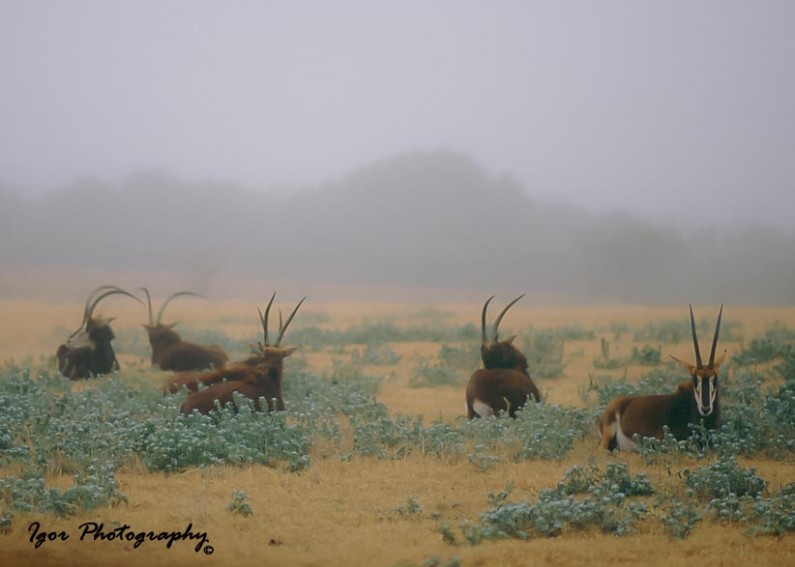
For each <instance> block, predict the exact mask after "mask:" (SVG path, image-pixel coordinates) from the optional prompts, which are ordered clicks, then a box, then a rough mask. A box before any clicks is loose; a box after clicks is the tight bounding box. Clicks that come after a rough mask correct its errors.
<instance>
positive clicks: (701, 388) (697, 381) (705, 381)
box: [671, 304, 726, 417]
mask: <svg viewBox="0 0 795 567" xmlns="http://www.w3.org/2000/svg"><path fill="white" fill-rule="evenodd" d="M722 316H723V304H721V306H720V311H718V322H717V323H716V324H715V334H714V336H713V337H712V348H711V349H710V352H709V362H708V363H707V364H706V365H704V363H703V361H702V359H701V348H700V347H699V344H698V336H697V334H696V318H695V317H694V316H693V307H692V306H691V307H690V332H691V334H692V335H693V348H694V349H695V353H696V364H695V365H693V364H690V363H688V362H685V361H683V360H679V359H678V358H676V357H675V356H673V355H672V356H671V358H673V359H674V360H675V361H677V362H678V363H679V364H680V365H682V367H684V368H687V369H688V371H689V372H690V377H691V378H692V380H693V397H694V398H695V402H696V408H697V409H698V413H699V414H700V415H701V417H707V416H710V415H712V413H713V412H714V411H715V406H716V405H717V400H718V370H719V369H720V366H721V364H723V360H724V358H725V357H726V351H725V350H724V351H723V354H721V355H720V356H719V357H718V358H717V359H716V358H715V350H716V348H717V346H718V336H719V334H720V320H721V317H722Z"/></svg>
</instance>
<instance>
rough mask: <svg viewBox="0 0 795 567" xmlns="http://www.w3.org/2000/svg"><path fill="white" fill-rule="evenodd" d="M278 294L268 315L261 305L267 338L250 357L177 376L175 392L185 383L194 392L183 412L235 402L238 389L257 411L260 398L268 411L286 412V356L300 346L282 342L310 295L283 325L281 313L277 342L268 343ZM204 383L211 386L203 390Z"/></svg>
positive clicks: (268, 309) (173, 387)
mask: <svg viewBox="0 0 795 567" xmlns="http://www.w3.org/2000/svg"><path fill="white" fill-rule="evenodd" d="M275 297H276V294H275V293H274V294H273V296H271V299H270V301H269V302H268V306H267V307H266V308H265V314H264V315H263V314H262V311H260V310H259V308H257V311H258V312H259V316H260V322H261V323H262V329H263V333H264V337H263V341H262V342H261V343H258V344H257V347H256V348H254V349H253V351H254V352H253V353H252V355H251V356H250V357H249V358H248V359H247V360H244V361H243V362H236V363H233V364H228V365H226V366H223V367H221V368H219V369H217V370H213V371H210V372H204V373H201V374H199V375H196V374H193V375H188V376H185V375H183V376H177V377H176V379H175V380H174V381H172V383H171V384H170V388H169V389H170V390H171V391H172V392H173V391H176V390H177V389H179V388H180V387H182V386H187V387H188V389H189V390H191V391H193V392H194V393H192V394H191V395H189V396H188V397H187V398H186V399H185V402H184V403H183V404H182V408H181V411H182V413H191V412H192V411H193V410H198V411H199V412H200V413H203V414H206V413H209V412H210V410H211V409H213V407H215V402H216V401H218V402H219V403H220V404H221V405H222V406H223V405H225V404H227V403H229V402H231V401H232V399H233V394H234V393H235V392H238V393H240V394H242V395H243V396H245V397H247V398H250V399H252V400H254V407H255V409H256V410H257V411H260V410H261V407H260V402H259V399H260V398H265V399H266V400H267V402H268V411H274V410H276V411H284V400H283V399H282V376H283V373H284V359H285V358H287V357H288V356H290V355H291V354H293V353H294V352H295V351H296V349H297V348H298V347H297V346H295V347H282V346H281V342H282V339H283V338H284V333H285V332H286V331H287V327H288V326H289V325H290V322H291V321H292V320H293V317H295V314H296V312H297V311H298V308H299V307H301V304H302V303H303V302H304V300H305V299H306V298H303V299H301V301H299V302H298V304H297V305H296V306H295V309H293V312H292V313H290V316H289V317H288V318H287V320H286V321H285V322H284V324H282V315H281V312H279V335H278V336H277V338H276V342H275V343H274V344H273V345H271V344H270V343H269V342H268V318H269V315H270V310H271V306H272V305H273V299H274V298H275ZM200 383H201V384H204V385H206V386H208V388H207V389H205V390H200V391H199V390H198V387H199V384H200Z"/></svg>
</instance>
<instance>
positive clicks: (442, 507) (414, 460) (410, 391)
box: [0, 298, 795, 567]
mask: <svg viewBox="0 0 795 567" xmlns="http://www.w3.org/2000/svg"><path fill="white" fill-rule="evenodd" d="M286 303H288V304H289V303H290V302H289V301H286ZM290 305H291V304H290ZM103 307H104V309H103V312H105V313H110V312H112V313H113V315H115V316H117V317H118V318H117V320H116V322H115V323H114V328H115V329H116V331H117V333H118V332H119V331H120V330H124V329H127V328H130V329H135V330H140V332H141V333H142V334H143V333H144V331H143V329H141V328H140V324H141V323H143V322H144V318H145V312H144V310H143V309H142V308H141V307H140V306H138V305H136V304H134V303H132V302H130V301H125V300H124V299H122V298H119V299H116V300H113V301H108V303H107V304H105V305H104V306H103ZM694 308H695V309H696V313H697V315H698V316H700V317H708V318H711V317H714V315H715V306H694ZM81 309H82V305H81V304H80V303H79V302H74V301H72V302H68V303H52V304H43V303H42V302H40V301H32V300H31V301H9V300H0V356H1V357H2V358H4V359H10V358H13V359H14V360H16V361H22V360H25V359H27V358H30V359H32V361H33V363H34V364H46V363H47V361H46V359H42V358H41V357H48V356H51V355H52V353H53V352H54V350H55V347H56V346H57V344H58V342H59V340H61V338H62V335H59V333H63V331H64V330H66V331H71V330H73V329H74V328H75V327H76V326H77V324H78V323H79V320H78V316H79V314H80V312H81ZM479 310H480V305H479V304H475V303H456V304H444V305H433V306H428V305H425V304H402V303H395V304H387V303H341V302H328V303H320V304H319V303H315V304H312V303H309V304H307V306H306V307H305V308H304V310H302V312H301V313H300V314H299V317H298V318H297V319H296V323H295V324H294V325H295V326H296V327H297V326H299V325H300V324H301V323H300V320H301V318H302V317H303V318H305V319H307V320H312V319H315V320H320V321H322V322H321V323H318V325H321V326H329V327H335V326H336V327H339V328H346V327H347V326H349V325H351V324H354V323H360V322H362V321H364V320H371V321H372V320H379V319H381V318H388V319H391V320H394V321H395V322H396V323H397V324H399V325H403V324H405V325H408V324H411V323H412V322H416V320H417V319H418V318H421V317H422V318H428V317H434V316H437V317H441V318H443V320H444V322H445V324H450V325H452V324H460V323H466V322H472V323H475V324H477V321H478V316H479ZM429 313H430V315H429ZM321 315H322V317H321ZM686 316H687V313H686V310H685V309H684V308H683V307H682V306H668V307H646V306H622V305H617V306H602V307H538V308H535V307H521V306H518V305H517V306H516V307H515V308H514V309H513V310H512V311H511V312H510V316H509V317H508V318H506V320H505V322H504V323H503V327H505V331H504V332H505V333H507V332H508V331H510V330H511V329H514V330H518V329H520V328H525V327H526V326H528V325H531V324H532V325H533V326H534V327H535V328H539V329H540V328H546V327H559V326H565V325H578V326H580V327H581V328H583V329H598V328H604V327H606V326H607V325H609V324H610V323H614V322H616V323H619V322H620V323H626V324H627V325H629V326H630V327H639V326H642V325H645V324H646V323H648V322H661V321H667V320H677V319H681V318H683V317H686ZM726 318H727V319H728V320H730V321H739V322H741V323H742V334H743V335H744V336H745V337H746V338H751V337H753V336H755V335H758V334H760V333H762V332H763V331H764V329H765V327H766V326H767V325H769V324H771V323H773V322H775V321H780V322H783V323H785V324H787V325H789V326H790V327H795V308H792V307H785V308H751V307H735V306H730V307H727V310H726ZM167 319H171V320H179V321H180V324H181V326H182V327H183V328H212V329H220V330H222V331H224V332H225V333H226V334H227V335H228V336H230V337H232V338H235V339H241V340H243V339H251V338H256V336H257V335H258V332H259V330H258V326H257V325H258V322H257V318H256V311H255V309H254V306H253V305H252V304H251V303H249V302H245V301H223V302H212V303H204V302H200V301H191V302H188V301H186V302H184V303H180V304H179V305H176V304H175V305H174V306H173V309H170V310H169V316H167ZM704 340H706V339H702V341H704ZM288 342H289V335H288ZM120 346H123V345H117V348H118V349H119V350H120V351H121V350H122V348H120ZM391 346H392V348H393V349H394V350H395V352H397V353H398V354H400V355H401V356H402V358H401V361H400V362H399V363H398V364H397V365H395V366H393V367H383V366H382V367H372V368H370V369H369V370H372V371H373V372H375V373H379V374H381V375H383V376H384V381H383V384H382V387H381V389H380V391H379V394H378V399H379V400H380V401H381V402H382V403H384V404H385V405H386V406H387V407H388V408H389V410H390V412H392V413H394V414H408V415H422V416H423V417H424V418H425V419H426V421H428V420H433V419H437V418H439V417H441V418H442V419H444V420H445V421H448V422H451V421H455V420H457V419H461V416H462V415H463V391H462V389H461V388H453V387H443V388H435V389H426V388H409V387H408V381H409V378H410V377H411V372H412V369H413V367H414V365H415V361H416V358H415V357H417V356H426V357H430V356H435V355H436V353H437V352H438V349H439V346H440V345H439V344H431V343H419V342H408V343H397V344H393V345H391ZM722 346H724V347H725V348H727V349H729V353H730V354H731V353H732V352H733V351H734V352H736V351H737V350H738V349H739V348H740V346H741V345H739V344H732V343H728V342H722ZM477 347H478V345H472V348H473V349H476V348H477ZM631 347H632V343H631V342H629V340H628V339H627V340H626V341H622V342H620V343H619V344H618V346H616V348H617V349H618V350H617V351H616V352H615V354H616V355H619V356H622V355H626V354H627V353H628V350H629V349H631ZM669 348H670V351H671V353H672V354H676V355H677V356H680V357H683V358H690V357H691V348H692V347H691V345H690V344H689V343H688V342H683V343H682V344H679V345H674V346H672V347H666V348H665V350H664V355H667V354H668V352H669ZM598 350H599V342H598V340H597V341H582V342H572V343H567V350H566V354H565V363H566V367H565V376H564V377H562V378H557V379H550V380H538V381H537V382H538V384H539V388H540V389H541V391H542V395H543V396H544V397H545V398H546V399H547V400H548V401H550V402H553V403H559V404H572V405H581V404H582V403H583V402H582V400H581V398H580V395H579V391H580V389H581V388H584V387H585V386H587V384H588V380H589V375H591V374H592V373H594V369H593V367H592V364H591V361H592V360H593V358H594V357H595V356H596V355H597V354H598ZM301 356H305V357H306V360H307V362H308V364H309V365H310V366H311V367H312V368H314V369H317V370H324V369H328V368H330V367H331V363H332V359H333V358H334V356H335V355H333V354H331V353H328V352H325V351H322V352H318V353H315V352H312V353H304V354H302V355H301ZM120 358H121V360H122V364H134V363H138V362H143V363H146V361H141V360H139V358H138V357H135V356H129V355H123V354H122V355H121V356H120ZM531 371H532V369H531ZM643 372H644V370H643V368H640V367H637V368H635V367H632V368H630V369H629V370H628V377H629V378H630V379H637V378H638V377H639V376H641V375H642V373H643ZM600 373H602V374H604V373H605V372H600ZM621 373H623V370H622V371H617V372H614V373H613V375H615V376H618V375H620V374H621ZM153 376H155V378H153V381H156V380H157V379H159V378H158V377H159V375H157V374H153ZM286 379H287V380H289V369H288V375H287V377H286ZM80 387H90V383H86V384H81V385H80ZM287 402H288V404H289V400H287ZM615 460H619V461H621V462H627V463H628V464H629V466H630V468H631V470H632V472H633V473H636V472H645V473H646V474H648V476H649V477H650V478H651V480H652V481H653V482H654V483H655V484H658V483H659V484H664V483H666V482H672V481H671V479H670V478H669V476H668V471H667V470H666V468H665V467H662V466H653V465H646V464H644V462H643V461H642V460H641V459H640V458H639V457H637V456H634V455H620V456H611V455H606V454H603V453H601V452H599V451H598V450H597V448H596V439H595V438H591V439H587V440H586V441H585V442H583V443H579V444H577V445H576V446H575V448H574V449H573V450H572V451H571V453H570V454H569V455H568V456H567V458H566V459H564V460H562V461H559V462H558V461H552V462H547V461H531V462H524V463H509V462H503V463H500V464H498V465H496V466H494V467H492V468H490V469H488V470H486V471H480V470H478V469H476V468H475V467H473V465H472V464H470V463H469V462H468V461H466V460H465V459H441V460H439V459H435V458H430V457H420V456H412V457H408V458H405V459H402V460H397V461H386V460H375V459H368V458H361V457H357V458H354V459H353V460H352V461H351V462H343V461H340V460H338V459H323V458H322V456H320V455H313V460H312V465H311V466H310V467H309V469H308V470H306V471H304V472H301V473H290V472H287V471H285V470H282V469H281V468H280V467H274V468H269V467H264V466H250V467H245V468H233V467H228V466H216V467H209V468H206V469H202V470H198V469H192V470H188V471H186V472H184V473H179V474H164V473H149V472H147V471H146V469H145V468H144V466H143V465H142V464H140V463H131V464H129V465H126V466H125V467H123V469H122V470H121V471H119V472H118V473H117V476H116V478H117V481H118V482H119V489H120V491H121V492H123V493H124V494H125V495H126V496H127V498H128V502H127V503H126V504H122V505H120V506H118V507H115V508H104V509H98V510H92V511H89V512H85V513H81V514H80V515H78V516H77V517H72V518H67V519H63V518H57V517H55V516H50V515H42V514H24V513H21V512H17V513H16V514H15V517H14V524H13V527H12V529H11V530H10V531H9V532H8V533H5V534H3V535H0V546H2V557H3V564H4V565H6V564H7V565H25V564H35V565H58V566H59V567H60V566H63V565H89V564H97V565H100V564H101V565H127V564H151V565H250V564H264V565H396V564H414V565H422V564H423V562H424V561H425V560H426V559H428V558H430V557H432V556H438V557H439V558H440V559H442V560H443V561H447V560H449V559H450V558H451V557H454V556H455V557H459V558H460V559H461V561H462V564H463V565H494V564H499V565H531V564H532V565H536V564H545V565H580V564H582V565H584V564H588V565H601V564H616V563H622V564H638V563H641V564H650V565H658V564H659V565H663V564H664V565H672V564H673V565H676V564H684V563H689V564H692V563H695V562H699V563H704V564H709V565H748V564H752V563H753V564H759V565H768V564H769V565H787V564H795V544H794V543H793V541H794V540H793V538H792V537H785V538H782V539H775V538H771V537H748V536H746V535H745V534H744V532H743V529H742V528H741V527H737V526H723V525H718V524H714V523H711V522H706V521H705V522H702V523H701V524H699V526H698V527H697V529H696V531H695V534H694V535H693V536H691V537H690V538H689V539H687V540H684V541H674V540H671V539H669V538H668V537H667V536H666V535H665V533H664V531H663V529H662V528H661V527H660V525H659V523H654V522H646V523H644V524H643V527H642V528H641V530H640V532H639V533H637V534H635V535H632V536H627V537H622V538H616V537H613V536H608V535H603V534H601V533H596V532H581V533H577V532H567V533H565V534H564V535H563V536H561V537H558V538H554V539H535V540H532V541H526V542H523V541H499V542H486V543H483V544H482V545H479V546H474V547H470V546H467V545H462V546H451V545H449V544H447V543H445V542H443V541H442V537H441V534H440V529H439V524H440V521H439V519H438V517H442V518H444V521H445V522H447V523H449V524H450V526H451V527H452V528H454V529H455V528H457V526H458V524H460V523H463V522H472V521H476V520H477V518H478V516H479V514H480V513H482V512H483V511H485V510H486V509H487V508H489V504H488V501H487V498H486V497H487V494H489V493H490V492H494V493H496V492H499V491H500V490H502V489H503V488H504V487H505V486H506V484H507V483H512V484H513V485H514V490H513V492H512V493H511V500H512V501H521V500H527V499H533V498H534V497H535V496H537V494H538V492H539V491H540V490H541V489H543V488H548V487H552V486H554V485H556V484H557V482H558V481H559V480H560V479H561V478H562V477H563V474H564V472H565V471H566V470H568V469H569V468H571V466H573V465H574V464H585V463H589V462H594V463H597V464H599V465H601V466H604V464H605V463H607V462H613V461H615ZM743 464H745V465H752V466H754V467H756V468H757V471H758V473H759V474H760V475H761V476H763V477H764V478H765V479H766V480H767V481H768V483H769V485H770V486H771V487H773V488H775V487H777V486H780V485H782V484H785V483H787V482H793V481H795V467H792V465H791V464H783V463H778V462H773V461H764V460H755V461H754V462H753V463H747V462H744V463H743ZM62 481H63V479H53V482H54V483H56V484H57V483H59V482H62ZM238 489H240V490H244V491H245V492H246V493H247V494H248V498H247V502H248V503H249V504H250V505H251V507H252V509H253V511H254V514H253V515H252V516H250V517H243V516H240V515H236V514H233V513H231V512H229V511H227V510H226V509H225V508H226V505H227V504H228V503H230V502H231V500H232V494H233V492H234V491H235V490H238ZM409 497H411V498H414V499H415V500H416V501H417V502H419V503H420V504H421V506H422V510H423V511H422V514H421V515H420V517H418V518H411V517H405V516H403V515H400V514H399V513H398V512H397V509H398V508H399V507H400V506H404V505H405V504H406V502H407V499H408V498H409ZM435 515H437V517H435ZM34 520H37V521H40V522H41V523H42V527H43V528H44V529H47V530H50V531H62V530H63V531H66V532H68V533H70V534H71V537H70V539H69V540H68V541H55V542H47V543H45V544H44V545H43V546H42V547H41V548H39V549H34V548H33V546H32V544H31V543H30V542H29V541H28V537H29V534H28V531H27V528H28V525H29V524H30V523H31V522H32V521H34ZM88 521H92V522H104V523H105V524H106V526H114V527H115V526H118V525H123V524H129V525H130V526H131V527H132V529H133V530H135V531H141V530H155V531H161V530H166V531H172V530H181V529H184V528H185V527H186V525H187V524H188V523H192V524H193V527H194V530H195V531H206V532H207V533H208V536H209V539H210V543H211V545H212V546H213V547H214V553H213V554H212V555H209V556H206V555H204V554H203V553H195V552H194V551H193V545H192V544H189V543H183V542H179V543H176V544H175V545H174V547H173V548H172V549H165V547H164V545H163V544H162V543H159V542H147V543H145V544H143V545H142V546H141V547H140V548H138V549H132V545H131V544H129V543H121V542H118V541H115V542H89V541H83V542H81V541H79V539H78V535H79V529H78V526H79V525H80V524H81V523H83V522H88Z"/></svg>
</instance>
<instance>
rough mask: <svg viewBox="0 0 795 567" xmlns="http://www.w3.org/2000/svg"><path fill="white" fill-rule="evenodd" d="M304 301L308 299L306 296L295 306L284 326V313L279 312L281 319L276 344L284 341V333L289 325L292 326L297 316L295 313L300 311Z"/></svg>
mask: <svg viewBox="0 0 795 567" xmlns="http://www.w3.org/2000/svg"><path fill="white" fill-rule="evenodd" d="M304 301H306V297H303V298H301V301H299V302H298V305H296V306H295V309H293V312H292V313H290V316H289V317H287V321H285V323H284V326H282V323H281V315H282V314H281V311H280V312H279V319H280V321H279V338H278V339H276V344H275V345H274V346H279V345H280V344H281V343H282V338H283V337H284V333H285V332H286V331H287V327H289V326H290V323H291V322H292V320H293V317H295V314H296V313H297V312H298V308H299V307H301V304H302V303H303V302H304Z"/></svg>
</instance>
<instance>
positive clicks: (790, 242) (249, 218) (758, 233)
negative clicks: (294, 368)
mask: <svg viewBox="0 0 795 567" xmlns="http://www.w3.org/2000/svg"><path fill="white" fill-rule="evenodd" d="M683 210H684V207H683ZM702 219H703V215H702V214H701V213H700V212H698V211H693V212H692V219H691V223H690V224H691V226H693V227H695V228H694V229H693V230H692V231H691V232H690V233H689V234H688V235H687V236H685V235H683V234H682V232H681V231H680V230H677V229H675V228H673V226H671V227H665V226H661V225H652V224H649V223H647V222H645V221H642V220H640V219H638V218H634V217H632V216H630V215H627V214H623V213H616V214H610V215H593V214H589V213H586V212H584V211H582V210H579V209H577V208H575V207H566V206H553V205H548V204H542V203H538V202H535V201H533V200H532V199H530V198H528V197H527V193H526V192H525V191H524V190H523V188H522V187H521V186H520V185H519V184H518V183H517V182H516V181H515V180H513V179H511V178H507V177H492V176H489V175H487V174H486V173H484V172H483V171H482V170H481V169H480V168H479V167H478V166H477V165H476V164H475V163H474V161H473V160H472V159H471V158H469V157H467V156H465V155H460V154H455V153H450V152H437V153H417V154H405V155H401V156H398V157H395V158H393V159H390V160H386V161H382V162H378V163H375V164H373V165H370V166H368V167H365V168H362V169H360V170H357V171H354V172H352V173H351V174H350V175H348V176H347V177H345V178H342V179H340V180H337V181H335V182H333V183H329V184H326V185H324V186H322V187H317V188H311V189H302V190H296V191H292V192H280V193H278V194H269V193H267V192H253V191H246V190H244V189H243V188H241V187H239V186H236V185H234V184H228V183H223V182H208V183H186V182H184V181H182V180H179V179H176V178H174V177H172V176H169V175H166V174H162V173H159V174H158V173H150V174H140V175H135V176H131V177H129V178H128V179H126V180H125V181H124V182H123V183H120V184H112V183H107V182H104V181H101V180H87V179H86V180H81V181H78V182H76V183H74V184H73V185H72V186H71V187H69V188H67V189H65V190H63V191H60V192H57V193H52V194H50V195H48V196H47V197H45V198H43V199H40V200H31V199H26V198H24V197H22V196H21V195H20V194H18V193H17V192H14V191H11V190H8V189H6V190H3V189H0V264H2V265H18V266H19V265H22V266H86V267H91V268H108V269H114V268H125V269H130V268H132V269H136V268H141V269H156V270H164V269H165V270H168V269H173V270H177V271H179V270H191V271H193V272H194V273H195V272H197V271H198V272H201V273H207V274H208V277H209V276H211V275H212V274H215V273H219V272H221V271H225V270H232V271H235V272H237V273H240V274H241V275H245V276H254V277H257V276H260V275H262V276H273V275H274V274H278V275H279V276H280V277H282V278H284V279H290V280H300V279H305V278H308V279H311V280H312V281H323V282H328V283H339V284H346V283H355V284H359V285H361V284H379V285H380V284H390V285H398V286H400V285H411V286H428V287H440V288H453V289H461V290H470V289H471V290H480V289H482V290H488V291H495V292H498V291H502V290H506V291H511V292H514V291H517V290H520V291H527V292H531V293H532V292H537V293H554V294H570V295H571V296H572V297H577V298H580V299H582V300H597V301H628V302H694V303H697V302H713V303H714V302H717V301H719V300H723V301H727V302H735V303H767V304H782V303H793V302H795V239H793V238H792V236H788V235H784V234H781V233H779V232H776V231H774V230H770V229H767V228H764V227H750V226H725V225H721V224H720V223H719V222H718V220H712V219H709V218H707V219H706V220H702Z"/></svg>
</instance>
